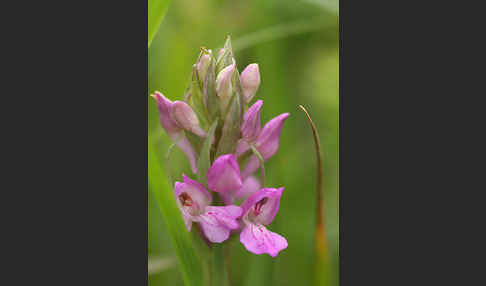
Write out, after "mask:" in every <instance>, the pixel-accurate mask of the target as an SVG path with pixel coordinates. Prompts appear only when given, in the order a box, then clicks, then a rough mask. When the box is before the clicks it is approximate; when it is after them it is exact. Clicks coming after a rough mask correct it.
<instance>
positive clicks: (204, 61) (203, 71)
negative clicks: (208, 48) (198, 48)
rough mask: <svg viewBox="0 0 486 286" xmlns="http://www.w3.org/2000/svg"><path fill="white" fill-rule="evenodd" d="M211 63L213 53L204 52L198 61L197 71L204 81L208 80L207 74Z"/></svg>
mask: <svg viewBox="0 0 486 286" xmlns="http://www.w3.org/2000/svg"><path fill="white" fill-rule="evenodd" d="M210 65H211V55H210V54H204V55H203V56H202V57H201V58H200V59H199V62H198V63H197V72H198V75H199V79H200V80H201V81H202V82H204V81H205V80H206V75H207V74H208V69H209V66H210Z"/></svg>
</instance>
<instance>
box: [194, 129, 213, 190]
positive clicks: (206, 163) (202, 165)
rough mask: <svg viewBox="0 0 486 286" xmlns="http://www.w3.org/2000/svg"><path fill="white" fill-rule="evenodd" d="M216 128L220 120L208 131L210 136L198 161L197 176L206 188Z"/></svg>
mask: <svg viewBox="0 0 486 286" xmlns="http://www.w3.org/2000/svg"><path fill="white" fill-rule="evenodd" d="M216 126H218V120H215V121H214V122H213V125H211V128H210V129H209V131H208V136H207V137H206V140H205V141H204V144H203V146H202V148H201V153H200V155H199V160H198V161H197V176H198V181H199V183H201V184H203V185H205V186H206V173H207V172H208V169H209V167H210V166H211V156H210V155H211V154H210V152H211V145H212V143H213V142H212V141H214V131H215V130H216Z"/></svg>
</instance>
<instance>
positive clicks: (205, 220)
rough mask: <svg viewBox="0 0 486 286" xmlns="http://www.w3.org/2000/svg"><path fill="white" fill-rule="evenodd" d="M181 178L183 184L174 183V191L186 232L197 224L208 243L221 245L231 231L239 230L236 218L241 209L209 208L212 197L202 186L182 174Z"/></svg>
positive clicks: (229, 207) (236, 207)
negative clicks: (193, 224) (194, 223)
mask: <svg viewBox="0 0 486 286" xmlns="http://www.w3.org/2000/svg"><path fill="white" fill-rule="evenodd" d="M182 178H183V180H184V182H183V183H181V182H176V183H175V189H174V191H175V196H176V201H177V205H178V207H179V209H180V211H181V213H182V218H183V219H184V223H185V225H186V228H187V230H188V231H191V227H192V223H193V222H198V223H199V225H200V226H201V229H202V232H203V233H204V236H206V238H207V239H208V240H209V241H211V242H217V243H221V242H223V241H225V240H226V239H228V238H229V235H230V232H231V230H233V229H238V228H239V223H238V221H237V218H239V217H240V216H241V214H242V209H241V208H240V207H238V206H235V205H228V206H210V204H211V202H212V197H211V194H210V193H209V192H208V191H207V190H206V189H205V188H204V186H203V185H201V184H200V183H198V182H197V181H194V180H192V179H190V178H189V177H187V176H186V175H184V174H183V175H182Z"/></svg>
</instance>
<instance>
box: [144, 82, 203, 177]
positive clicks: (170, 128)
mask: <svg viewBox="0 0 486 286" xmlns="http://www.w3.org/2000/svg"><path fill="white" fill-rule="evenodd" d="M152 97H153V98H155V100H156V102H157V107H158V109H159V114H160V123H161V124H162V127H163V128H164V129H165V132H167V135H168V136H169V138H170V139H171V140H172V141H174V142H175V143H176V144H177V146H178V147H179V148H180V149H181V150H182V152H184V153H185V154H186V156H187V158H188V159H189V163H190V164H191V169H192V172H193V173H197V162H196V153H195V151H194V148H193V147H192V144H191V143H190V142H189V140H187V138H186V137H185V136H184V134H183V132H182V129H183V128H182V127H181V125H180V124H179V123H178V121H176V120H175V119H174V116H173V108H174V105H176V106H177V105H178V104H176V102H172V101H170V100H169V99H167V98H166V97H165V96H164V95H163V94H162V93H160V92H158V91H156V92H155V93H154V94H152ZM177 109H178V108H177V107H176V110H177ZM191 111H192V110H191ZM177 113H181V112H180V111H179V112H177ZM183 114H184V112H182V114H180V115H178V116H176V117H178V118H179V120H180V121H184V120H182V116H183ZM189 121H191V120H189ZM183 123H184V124H186V122H183ZM187 126H188V125H187V124H186V127H187ZM193 129H197V128H195V127H193Z"/></svg>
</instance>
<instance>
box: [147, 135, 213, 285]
mask: <svg viewBox="0 0 486 286" xmlns="http://www.w3.org/2000/svg"><path fill="white" fill-rule="evenodd" d="M148 145H149V146H148V181H149V185H150V188H151V190H152V191H153V193H154V196H155V198H156V201H157V203H158V204H159V208H160V211H161V212H162V217H163V219H164V222H165V225H166V228H167V231H168V233H169V235H170V238H171V242H172V245H173V247H174V251H175V254H176V256H177V260H178V263H179V270H180V271H181V273H182V278H183V280H184V283H185V285H186V286H204V281H205V279H204V271H203V264H202V259H201V256H200V253H198V252H197V251H196V248H195V246H194V244H193V243H192V239H191V234H190V233H189V232H188V231H187V229H186V227H185V225H184V222H183V220H182V216H181V213H180V211H179V209H178V208H177V205H176V202H175V198H174V192H173V190H172V187H171V186H169V184H168V183H167V177H166V174H165V172H164V170H163V168H162V167H161V165H160V161H159V157H160V156H158V154H157V152H156V150H155V149H154V147H153V145H152V141H151V138H150V136H149V138H148Z"/></svg>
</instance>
